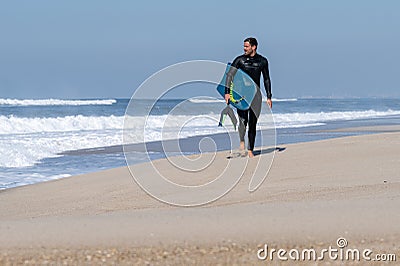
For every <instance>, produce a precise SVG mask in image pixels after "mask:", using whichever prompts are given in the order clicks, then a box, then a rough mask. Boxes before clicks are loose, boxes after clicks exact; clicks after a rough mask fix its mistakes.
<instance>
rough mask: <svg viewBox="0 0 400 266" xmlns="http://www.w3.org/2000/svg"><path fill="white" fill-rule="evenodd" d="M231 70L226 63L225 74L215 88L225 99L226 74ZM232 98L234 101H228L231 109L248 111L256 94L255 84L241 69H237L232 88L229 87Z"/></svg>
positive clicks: (229, 65)
mask: <svg viewBox="0 0 400 266" xmlns="http://www.w3.org/2000/svg"><path fill="white" fill-rule="evenodd" d="M230 68H231V64H230V63H228V65H227V67H226V70H225V74H224V76H223V78H222V80H221V82H220V83H219V84H218V86H217V91H218V93H219V94H221V96H222V97H224V98H225V83H226V74H227V73H228V71H229V69H230ZM231 90H232V96H233V99H234V101H229V104H231V105H232V106H233V107H235V108H237V109H240V110H248V109H249V108H250V105H251V102H252V101H253V99H254V96H255V95H256V92H257V84H255V82H254V81H253V80H252V79H251V78H250V76H249V75H247V74H246V73H244V72H243V71H242V70H241V69H238V70H237V72H236V74H235V76H234V78H233V86H231Z"/></svg>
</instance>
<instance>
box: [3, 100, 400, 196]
mask: <svg viewBox="0 0 400 266" xmlns="http://www.w3.org/2000/svg"><path fill="white" fill-rule="evenodd" d="M182 102H185V104H182ZM128 103H129V99H91V100H87V99H80V100H62V99H43V100H31V99H23V100H17V99H0V189H6V188H11V187H16V186H21V185H26V184H33V183H37V182H42V181H46V180H52V179H58V178H62V177H67V176H71V175H77V174H83V173H88V172H94V171H99V170H103V169H108V168H114V167H120V166H124V165H126V162H125V157H124V154H123V152H122V149H121V147H120V145H121V144H122V141H123V137H122V136H123V130H124V116H125V112H126V107H127V106H128ZM150 104H152V102H151V101H149V100H141V101H137V102H135V107H137V108H134V110H131V111H132V113H131V114H130V115H132V116H134V119H136V120H137V121H139V122H140V123H138V124H141V123H143V121H144V120H145V121H146V123H147V128H146V131H145V132H143V128H141V127H137V128H135V127H132V126H130V128H129V130H130V132H131V134H133V135H134V136H138V138H137V142H140V141H141V140H143V139H144V140H145V141H146V142H157V141H160V140H161V139H168V138H171V139H174V138H177V137H178V138H182V139H185V138H186V139H188V138H190V137H197V136H202V135H208V134H218V133H223V132H224V130H226V129H228V130H229V131H231V132H233V131H234V129H233V126H230V125H229V122H227V126H226V128H221V127H217V123H216V121H218V120H219V115H220V111H221V110H222V109H223V107H224V102H223V101H221V100H217V99H212V98H193V99H190V100H186V101H184V100H181V99H179V100H173V99H164V100H160V101H158V102H157V103H156V104H155V105H154V107H153V108H152V109H151V112H150V114H148V115H147V114H146V113H144V112H143V111H142V110H144V109H146V108H142V107H145V106H148V105H150ZM273 104H274V106H273V119H274V121H275V127H276V133H277V140H276V142H277V145H284V144H288V143H296V142H304V141H312V140H319V139H326V138H333V137H340V136H346V135H354V134H368V133H371V132H351V131H349V132H345V131H344V132H326V131H324V130H327V129H335V128H346V127H355V126H369V125H391V124H398V123H399V121H400V99H378V98H368V99H274V101H273ZM177 106H179V107H180V108H176V107H177ZM263 108H266V106H264V107H263ZM194 117H195V118H196V119H193V118H194ZM166 121H169V122H168V123H166ZM181 121H188V123H185V127H182V126H180V125H181ZM263 126H265V127H268V126H270V125H263V124H262V123H260V125H259V129H263ZM143 134H145V135H144V136H143ZM132 144H135V138H133V140H132ZM103 147H109V148H106V149H104V148H103ZM136 155H137V163H139V162H143V161H145V160H144V159H143V151H137V154H136ZM150 156H151V158H153V159H156V158H161V157H163V156H165V155H164V153H163V152H162V151H157V150H155V151H152V153H151V155H150ZM134 158H136V157H134Z"/></svg>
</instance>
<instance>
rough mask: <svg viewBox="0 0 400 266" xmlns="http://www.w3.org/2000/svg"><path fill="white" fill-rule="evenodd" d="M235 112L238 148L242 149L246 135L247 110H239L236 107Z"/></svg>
mask: <svg viewBox="0 0 400 266" xmlns="http://www.w3.org/2000/svg"><path fill="white" fill-rule="evenodd" d="M237 113H238V116H239V127H238V131H239V139H240V149H241V150H244V136H245V135H246V126H247V122H248V113H249V112H248V110H239V109H237Z"/></svg>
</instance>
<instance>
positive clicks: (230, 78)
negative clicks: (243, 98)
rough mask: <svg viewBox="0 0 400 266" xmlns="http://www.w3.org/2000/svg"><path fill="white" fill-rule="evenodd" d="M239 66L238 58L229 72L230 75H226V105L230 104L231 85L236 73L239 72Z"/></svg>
mask: <svg viewBox="0 0 400 266" xmlns="http://www.w3.org/2000/svg"><path fill="white" fill-rule="evenodd" d="M238 66H239V57H236V58H235V60H233V63H232V64H231V67H230V68H229V70H228V73H226V81H225V101H226V104H228V103H229V98H230V88H231V84H232V81H233V78H234V77H235V75H236V72H237V70H238Z"/></svg>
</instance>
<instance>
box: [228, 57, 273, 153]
mask: <svg viewBox="0 0 400 266" xmlns="http://www.w3.org/2000/svg"><path fill="white" fill-rule="evenodd" d="M231 66H232V67H231V68H230V69H229V71H228V73H227V78H226V84H225V94H229V92H230V84H231V82H232V80H233V77H234V76H235V74H236V71H237V70H238V69H241V70H242V71H243V72H245V73H246V74H248V75H249V76H250V77H251V78H252V79H253V81H254V82H255V83H256V84H257V86H258V88H257V93H256V96H255V97H254V99H253V101H252V103H251V108H250V109H249V110H239V109H238V110H237V113H238V115H239V137H240V141H244V135H245V133H246V126H247V123H248V124H249V132H248V137H249V143H248V147H247V148H248V150H250V151H253V149H254V142H255V139H256V126H257V119H258V117H259V115H260V112H261V102H262V96H261V91H260V81H261V74H262V75H263V79H264V87H265V92H266V93H267V98H268V99H271V98H272V93H271V80H270V77H269V69H268V60H267V59H266V58H265V57H263V56H262V55H259V54H255V55H254V56H253V57H251V56H248V55H240V56H238V57H236V58H235V60H234V61H233V63H232V65H231Z"/></svg>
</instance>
